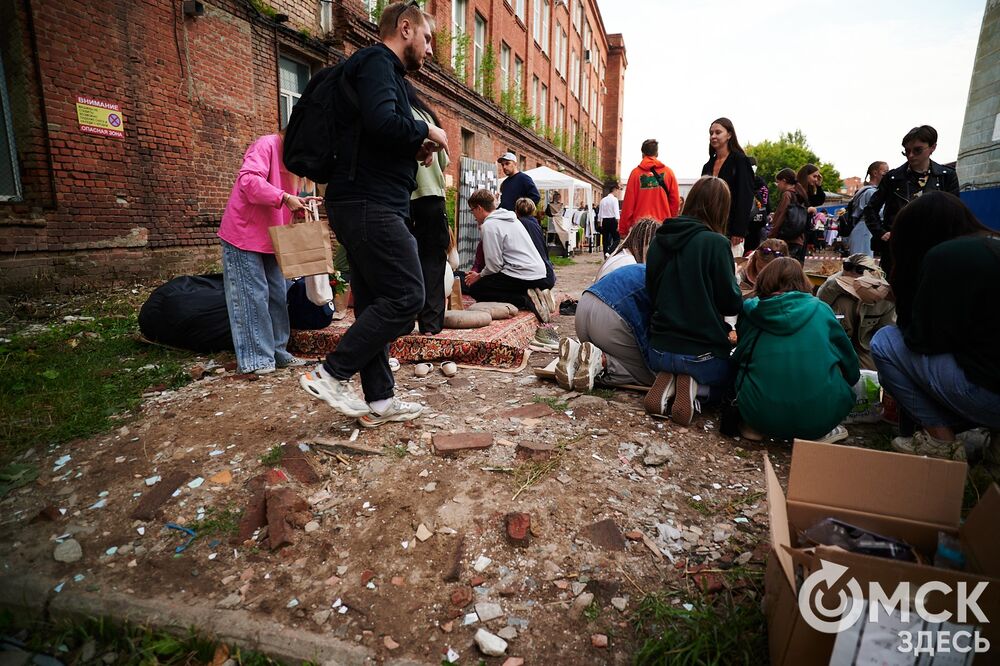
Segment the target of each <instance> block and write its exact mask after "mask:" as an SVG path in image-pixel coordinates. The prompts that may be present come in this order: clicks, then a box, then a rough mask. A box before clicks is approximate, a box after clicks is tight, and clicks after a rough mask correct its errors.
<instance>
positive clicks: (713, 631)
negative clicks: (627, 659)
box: [632, 591, 768, 666]
mask: <svg viewBox="0 0 1000 666" xmlns="http://www.w3.org/2000/svg"><path fill="white" fill-rule="evenodd" d="M670 596H671V595H670V594H669V593H668V592H666V591H665V592H660V593H656V594H650V595H647V596H646V597H645V598H643V599H642V601H641V602H640V603H639V607H638V609H637V610H636V612H635V613H634V615H633V617H632V623H633V626H634V627H635V630H636V633H637V635H638V637H639V641H640V643H641V645H640V647H639V649H638V650H637V651H636V653H635V664H636V665H637V666H647V665H653V664H671V665H677V666H686V665H690V666H694V665H698V666H704V665H709V664H711V665H715V664H726V665H728V664H748V665H751V664H752V665H756V664H766V663H767V661H768V656H767V633H766V632H765V631H764V614H763V613H762V612H761V610H760V603H759V601H758V600H757V599H755V598H753V597H750V596H749V595H744V594H741V595H740V596H738V597H734V596H733V595H732V594H731V593H730V592H729V591H725V592H722V593H720V594H717V595H715V596H711V597H709V596H703V595H695V596H692V597H690V599H689V603H690V604H691V605H692V608H691V610H686V609H685V608H684V607H683V606H681V605H673V604H672V603H671V602H670Z"/></svg>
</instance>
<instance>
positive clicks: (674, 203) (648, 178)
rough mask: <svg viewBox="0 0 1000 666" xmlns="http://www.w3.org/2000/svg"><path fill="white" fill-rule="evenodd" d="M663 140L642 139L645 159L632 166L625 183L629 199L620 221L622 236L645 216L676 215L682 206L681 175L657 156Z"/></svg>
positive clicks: (660, 217)
mask: <svg viewBox="0 0 1000 666" xmlns="http://www.w3.org/2000/svg"><path fill="white" fill-rule="evenodd" d="M659 152H660V142H659V141H657V140H656V139H646V140H645V141H643V142H642V161H641V162H639V166H637V167H636V168H634V169H632V173H631V175H629V177H628V185H627V186H626V187H625V201H624V202H623V203H622V215H621V219H620V220H619V221H618V233H619V234H620V235H621V237H622V238H625V236H627V235H628V232H629V229H631V228H632V225H633V224H635V222H636V220H638V219H639V218H641V217H646V216H649V217H652V218H654V219H657V220H659V221H661V222H662V221H663V220H666V219H667V218H671V217H676V216H677V213H678V211H679V210H680V207H681V197H680V192H679V191H678V189H677V178H676V177H675V176H674V172H673V170H671V168H670V167H668V166H666V165H665V164H664V163H663V162H661V161H660V160H658V159H657V155H658V154H659Z"/></svg>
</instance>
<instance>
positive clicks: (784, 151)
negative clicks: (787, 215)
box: [746, 130, 844, 209]
mask: <svg viewBox="0 0 1000 666" xmlns="http://www.w3.org/2000/svg"><path fill="white" fill-rule="evenodd" d="M746 152H747V155H752V156H753V157H755V158H757V175H758V176H760V177H761V178H763V179H764V182H765V183H767V187H768V191H769V193H770V200H771V203H772V206H771V207H772V209H773V208H774V206H776V205H777V202H778V201H779V198H778V194H779V193H778V190H777V188H776V187H775V185H774V176H775V174H777V173H778V172H779V171H781V170H782V169H784V168H786V167H787V168H789V169H792V170H793V171H798V170H799V169H800V168H801V167H802V166H804V165H806V164H810V163H811V164H815V165H816V166H818V167H819V169H820V172H821V173H822V174H823V189H825V190H826V191H827V192H837V191H839V190H840V188H841V187H842V186H843V184H844V183H843V181H842V180H841V178H840V172H839V171H837V169H836V168H835V167H834V166H833V165H832V164H828V163H825V162H823V161H822V160H820V158H819V157H818V156H817V155H816V153H814V152H813V151H812V149H811V148H809V143H808V142H807V141H806V137H805V135H804V134H803V133H802V131H801V130H795V131H794V132H782V134H781V135H780V137H779V138H778V140H777V141H770V140H764V141H761V142H760V143H758V144H749V145H747V146H746Z"/></svg>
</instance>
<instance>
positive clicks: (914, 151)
mask: <svg viewBox="0 0 1000 666" xmlns="http://www.w3.org/2000/svg"><path fill="white" fill-rule="evenodd" d="M925 150H927V148H924V147H923V146H917V147H916V148H904V149H903V151H902V152H901V153H900V155H902V156H903V157H909V156H910V155H913V156H914V157H920V156H921V155H923V154H924V151H925Z"/></svg>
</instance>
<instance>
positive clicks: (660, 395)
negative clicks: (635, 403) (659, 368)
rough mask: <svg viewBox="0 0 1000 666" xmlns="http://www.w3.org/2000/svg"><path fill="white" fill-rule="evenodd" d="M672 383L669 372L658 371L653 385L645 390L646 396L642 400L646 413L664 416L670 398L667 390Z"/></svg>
mask: <svg viewBox="0 0 1000 666" xmlns="http://www.w3.org/2000/svg"><path fill="white" fill-rule="evenodd" d="M673 384H674V375H673V373H670V372H658V373H657V374H656V379H655V380H653V386H652V388H650V389H649V391H647V392H646V397H645V398H644V399H643V401H642V406H643V407H645V409H646V413H647V414H651V415H653V416H659V417H663V418H666V415H667V401H668V400H670V395H669V392H670V391H671V387H672V386H673Z"/></svg>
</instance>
